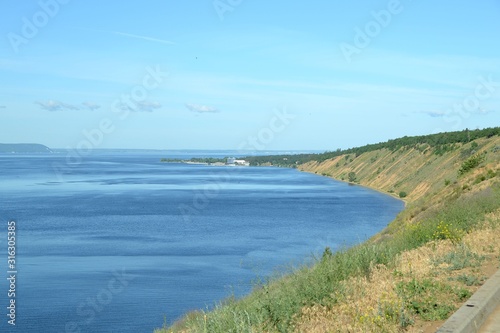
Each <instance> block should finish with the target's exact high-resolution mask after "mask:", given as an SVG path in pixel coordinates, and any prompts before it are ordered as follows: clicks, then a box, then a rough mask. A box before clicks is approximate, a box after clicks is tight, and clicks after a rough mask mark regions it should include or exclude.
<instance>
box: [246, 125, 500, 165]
mask: <svg viewBox="0 0 500 333" xmlns="http://www.w3.org/2000/svg"><path fill="white" fill-rule="evenodd" d="M495 135H500V127H492V128H485V129H482V130H467V129H466V130H463V131H457V132H445V133H437V134H431V135H421V136H405V137H402V138H399V139H394V140H389V141H387V142H381V143H375V144H369V145H365V146H362V147H356V148H349V149H344V150H342V149H337V150H335V151H327V152H324V153H320V154H296V155H274V156H247V157H245V160H247V161H249V162H250V164H251V165H261V164H265V163H270V164H272V165H276V166H291V165H295V164H302V163H307V162H310V161H317V162H323V161H326V160H328V159H331V158H335V157H338V156H342V155H351V154H354V156H355V157H357V156H359V155H361V154H363V153H367V152H371V151H375V150H379V149H388V150H390V151H393V152H395V151H397V150H399V149H401V148H403V147H412V148H415V149H418V150H420V151H426V149H428V148H432V149H434V153H435V154H437V155H442V154H443V153H445V152H448V151H453V150H455V149H457V146H456V145H455V144H465V143H468V142H471V141H474V140H476V139H479V138H491V137H493V136H495ZM473 143H474V142H473ZM471 150H473V149H472V148H471ZM350 157H352V156H346V157H345V160H346V161H348V160H349V159H350ZM284 158H286V160H284Z"/></svg>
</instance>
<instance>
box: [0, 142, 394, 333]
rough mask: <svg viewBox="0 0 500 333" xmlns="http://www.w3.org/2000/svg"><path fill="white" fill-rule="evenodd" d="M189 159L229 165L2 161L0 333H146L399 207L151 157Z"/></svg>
mask: <svg viewBox="0 0 500 333" xmlns="http://www.w3.org/2000/svg"><path fill="white" fill-rule="evenodd" d="M190 154H191V155H193V154H194V155H197V156H227V155H225V152H217V153H209V152H206V153H202V152H196V153H193V152H184V153H182V152H176V153H174V154H170V155H169V154H166V153H160V152H154V151H152V152H141V151H134V152H126V151H122V152H106V151H100V152H98V153H95V154H92V155H91V156H89V157H86V158H84V159H82V160H81V161H76V160H74V159H73V160H71V159H67V155H66V154H64V153H62V152H60V153H59V154H52V155H3V156H0V168H1V173H0V184H1V187H0V197H1V202H0V204H1V206H0V235H1V237H0V262H2V264H1V266H0V267H1V269H2V270H3V271H4V273H3V274H4V276H5V277H7V267H6V261H7V237H6V235H7V222H8V221H9V220H11V219H12V220H15V221H16V223H17V235H16V237H17V253H16V260H17V267H16V268H17V271H18V274H17V281H16V326H15V328H13V327H11V326H10V325H8V324H7V320H8V317H7V316H6V314H7V309H6V307H7V306H8V302H9V298H8V297H7V291H8V289H9V286H8V284H7V280H6V279H1V280H0V308H2V309H4V310H2V311H3V312H4V313H0V314H1V316H0V318H3V319H0V320H1V322H0V330H1V331H2V332H3V331H12V332H28V331H29V332H152V331H153V329H154V328H156V327H160V326H162V324H163V320H164V317H166V318H167V321H168V322H169V323H171V322H172V321H173V320H175V319H178V318H179V317H180V316H182V314H185V313H186V312H188V311H191V310H195V309H203V308H207V307H210V306H212V305H213V304H214V302H216V301H218V300H222V299H223V298H225V297H227V296H229V295H231V294H235V295H237V296H240V295H244V294H245V293H248V291H249V290H250V289H251V287H252V281H255V280H257V279H258V278H265V277H266V276H269V275H270V274H272V273H273V271H274V270H275V269H277V268H278V269H281V270H285V269H286V267H289V266H290V265H291V264H295V265H299V264H302V263H306V262H311V258H312V256H313V255H318V254H321V252H322V251H323V250H324V248H325V247H326V246H329V247H331V248H332V249H338V248H339V247H341V246H345V245H350V244H354V243H356V242H359V241H362V240H364V239H366V238H367V237H369V236H371V235H373V234H375V233H376V232H378V231H380V230H381V229H383V228H384V227H385V226H386V225H387V223H388V222H390V221H391V220H392V219H393V218H394V217H395V215H396V214H397V213H398V212H399V211H400V210H401V209H402V208H403V204H402V203H401V202H400V201H398V200H396V199H394V198H392V197H389V196H386V195H383V194H380V193H377V192H374V191H371V190H369V189H366V188H362V187H358V186H349V185H347V184H345V183H341V182H337V181H334V180H331V179H328V178H325V177H320V176H316V175H312V174H308V173H301V172H299V171H296V170H293V169H283V168H271V167H260V168H254V167H247V168H245V167H213V166H204V165H186V164H175V163H174V164H165V163H160V162H159V160H160V158H162V157H170V158H174V157H188V156H187V155H190ZM68 161H70V162H76V163H74V164H68V163H67V162H68ZM2 258H3V259H2Z"/></svg>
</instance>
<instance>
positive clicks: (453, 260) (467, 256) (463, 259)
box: [434, 244, 485, 271]
mask: <svg viewBox="0 0 500 333" xmlns="http://www.w3.org/2000/svg"><path fill="white" fill-rule="evenodd" d="M484 259H485V258H484V257H483V256H480V255H478V254H476V253H473V252H472V251H471V250H470V249H469V248H468V247H467V246H465V245H463V244H460V245H459V246H458V247H457V249H456V250H454V251H452V252H450V253H448V254H447V255H445V256H444V257H442V258H439V259H436V260H434V264H435V265H440V264H443V263H445V264H447V265H448V267H447V268H446V269H447V270H449V271H458V270H461V269H464V268H468V267H479V266H480V265H481V262H482V261H483V260H484Z"/></svg>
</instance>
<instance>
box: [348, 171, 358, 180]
mask: <svg viewBox="0 0 500 333" xmlns="http://www.w3.org/2000/svg"><path fill="white" fill-rule="evenodd" d="M347 176H348V177H349V181H350V182H351V183H354V182H355V181H356V173H355V172H354V171H351V172H349V174H348V175H347Z"/></svg>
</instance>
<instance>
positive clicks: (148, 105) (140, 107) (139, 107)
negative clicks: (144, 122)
mask: <svg viewBox="0 0 500 333" xmlns="http://www.w3.org/2000/svg"><path fill="white" fill-rule="evenodd" d="M118 107H119V108H120V109H122V110H126V111H132V112H153V111H154V110H155V109H159V108H161V107H162V105H161V104H160V103H158V102H149V101H141V102H136V103H134V105H133V106H130V105H127V104H125V103H121V104H119V105H118Z"/></svg>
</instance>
